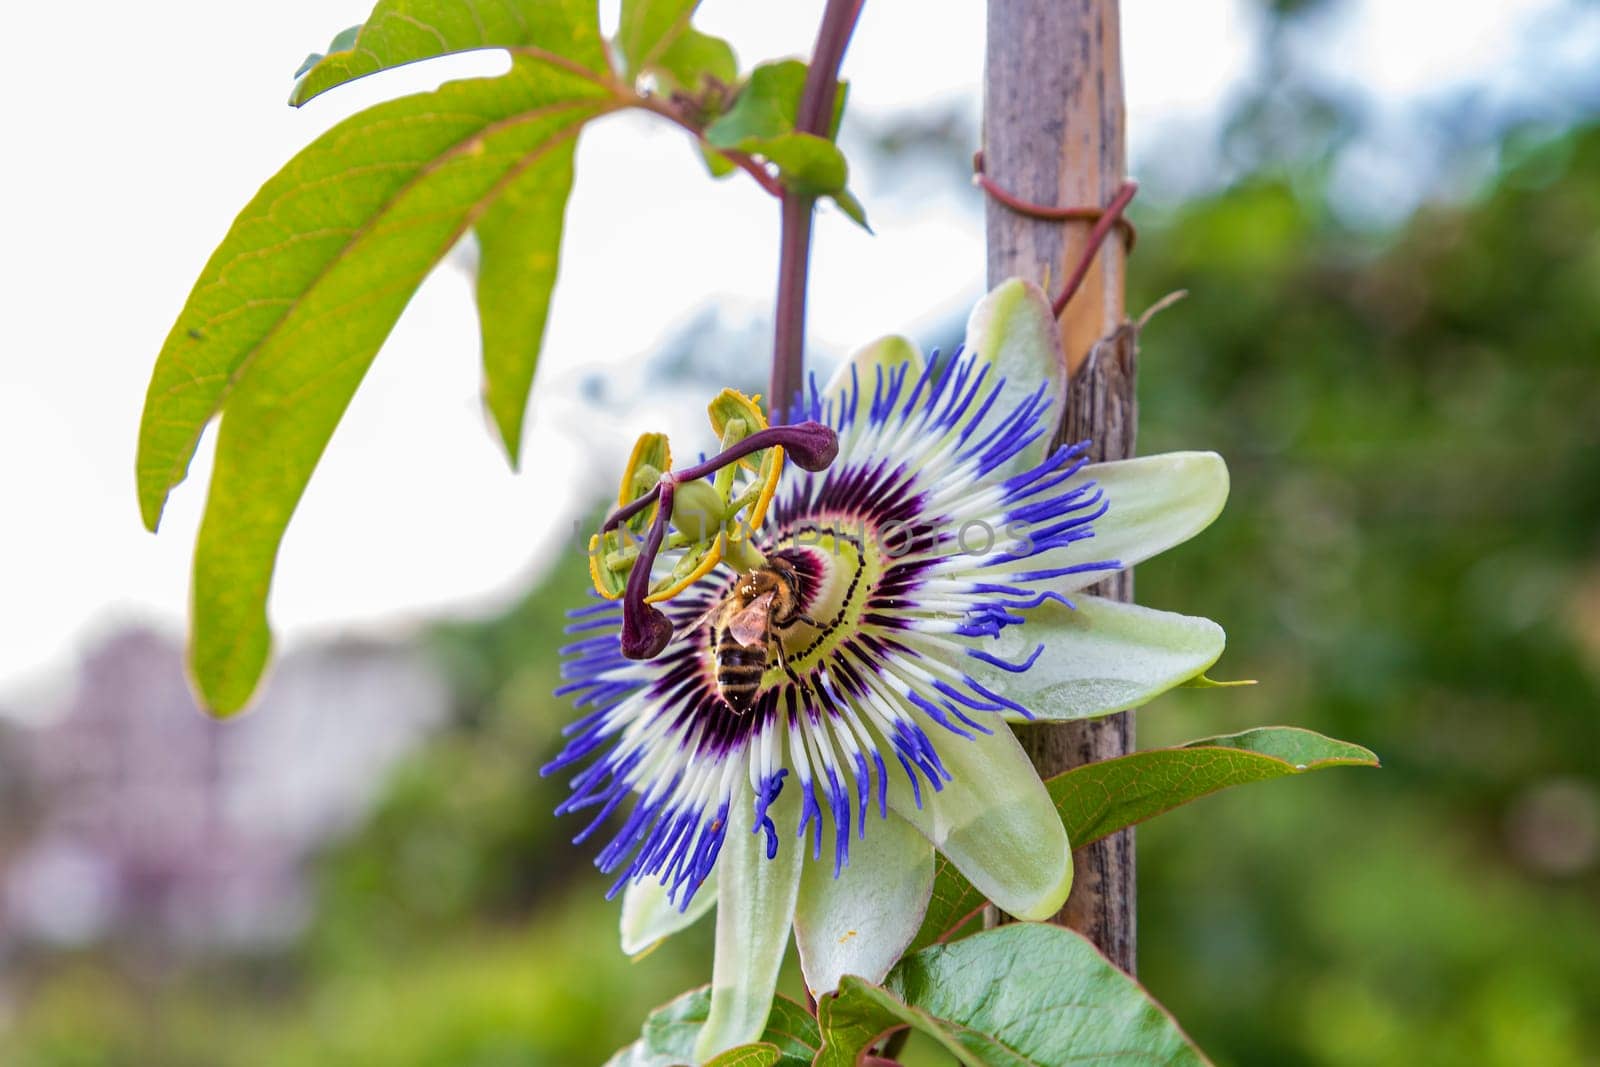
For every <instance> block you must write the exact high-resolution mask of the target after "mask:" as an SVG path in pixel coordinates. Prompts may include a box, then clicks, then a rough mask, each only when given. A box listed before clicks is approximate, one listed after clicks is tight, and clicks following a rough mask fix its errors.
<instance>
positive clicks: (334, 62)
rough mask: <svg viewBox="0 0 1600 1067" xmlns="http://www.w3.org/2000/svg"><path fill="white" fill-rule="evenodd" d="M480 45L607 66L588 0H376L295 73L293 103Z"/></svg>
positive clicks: (593, 68)
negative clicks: (325, 49) (364, 18)
mask: <svg viewBox="0 0 1600 1067" xmlns="http://www.w3.org/2000/svg"><path fill="white" fill-rule="evenodd" d="M480 48H527V49H537V50H541V51H544V52H547V53H549V54H550V56H549V58H551V59H552V60H554V61H557V62H565V63H569V64H571V65H572V66H573V67H575V68H579V69H582V70H587V71H590V72H592V73H595V74H599V73H601V72H605V71H609V70H610V62H609V60H608V59H607V58H606V45H605V40H604V39H603V38H602V37H601V36H600V26H599V22H598V20H597V17H596V12H595V5H594V2H593V0H381V2H380V3H379V4H378V5H377V6H376V7H374V8H373V9H372V14H371V15H369V16H368V17H367V21H366V22H365V23H364V24H363V25H361V26H358V27H354V30H353V31H352V30H346V31H344V33H341V34H340V35H339V36H338V37H335V38H334V39H333V44H332V45H330V46H329V51H328V54H327V55H326V56H319V57H317V62H316V63H315V64H313V65H311V66H310V67H309V68H307V67H304V66H302V67H301V69H300V71H299V73H298V74H297V75H296V76H297V77H298V78H299V79H300V80H299V81H298V82H297V83H296V84H295V87H294V92H293V93H292V94H291V95H290V97H289V103H291V104H293V105H294V106H296V107H299V106H300V105H301V104H304V103H305V102H306V101H308V100H310V99H311V98H312V97H315V96H318V95H320V94H322V93H325V92H327V91H328V90H329V89H332V88H333V87H334V86H337V85H343V84H344V83H345V82H348V81H354V80H355V79H356V78H363V77H366V76H367V75H368V74H374V73H376V72H378V71H380V70H388V69H390V68H392V67H399V66H403V65H405V64H407V63H415V62H417V61H418V60H422V59H431V58H433V57H434V56H442V55H449V54H451V53H454V52H470V51H473V50H475V49H480Z"/></svg>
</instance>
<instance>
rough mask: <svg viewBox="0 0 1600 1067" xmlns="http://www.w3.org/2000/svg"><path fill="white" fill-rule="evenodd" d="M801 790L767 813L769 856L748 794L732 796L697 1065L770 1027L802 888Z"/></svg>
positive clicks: (788, 794)
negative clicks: (773, 845)
mask: <svg viewBox="0 0 1600 1067" xmlns="http://www.w3.org/2000/svg"><path fill="white" fill-rule="evenodd" d="M797 793H798V790H797V789H796V788H795V786H794V783H793V782H790V783H789V785H788V787H787V788H786V789H784V791H783V792H782V793H781V794H779V797H778V800H777V801H776V802H775V803H773V805H772V808H771V810H770V811H769V812H768V815H769V816H770V817H771V818H772V820H773V822H774V823H775V824H776V825H777V832H778V854H777V856H775V857H774V858H772V859H770V860H769V859H767V838H766V835H765V834H763V833H760V832H752V829H753V828H754V825H755V815H754V811H753V810H752V808H751V798H750V795H749V794H748V793H747V792H741V793H736V794H735V801H734V804H733V806H732V808H731V810H730V811H729V813H728V836H727V838H726V839H725V840H724V841H723V843H722V851H721V853H720V854H719V855H718V857H717V870H718V876H717V880H718V888H719V890H720V893H719V901H718V905H719V906H718V908H717V955H716V959H715V961H714V962H713V963H712V966H711V1010H710V1013H709V1015H708V1016H707V1017H706V1024H705V1027H704V1028H703V1029H701V1031H700V1036H699V1038H697V1039H696V1041H695V1046H694V1056H695V1062H697V1063H698V1062H701V1061H703V1060H707V1059H710V1058H711V1057H712V1056H715V1055H717V1054H718V1053H719V1052H725V1051H727V1050H728V1049H730V1048H733V1047H734V1046H736V1045H743V1044H747V1043H749V1042H751V1041H754V1040H756V1039H757V1038H758V1037H760V1036H761V1031H762V1030H763V1029H764V1028H765V1027H766V1025H767V1015H768V1014H769V1013H770V1012H771V1011H772V997H773V994H774V993H775V992H776V991H777V988H778V969H779V968H780V967H781V966H782V965H783V953H784V949H786V948H787V947H788V945H789V926H790V923H791V921H792V919H793V918H794V902H795V896H796V895H797V893H798V891H799V888H800V866H801V857H802V850H801V848H800V842H798V841H797V840H796V839H795V837H794V826H795V822H796V816H797V814H798V811H799V805H798V802H797V800H796V794H797Z"/></svg>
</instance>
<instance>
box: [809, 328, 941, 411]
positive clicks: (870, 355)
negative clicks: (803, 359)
mask: <svg viewBox="0 0 1600 1067" xmlns="http://www.w3.org/2000/svg"><path fill="white" fill-rule="evenodd" d="M902 365H909V366H910V368H911V369H910V370H908V371H906V372H905V374H906V378H907V381H906V391H907V395H909V393H910V389H911V387H912V386H913V385H915V384H916V381H917V377H918V376H919V375H920V374H921V373H922V367H923V362H922V353H921V352H920V351H918V350H917V346H916V345H914V344H912V343H911V342H910V341H908V340H907V339H906V338H904V337H901V336H899V335H898V334H890V335H889V336H888V337H880V338H878V339H877V340H876V341H873V342H872V343H871V344H869V345H866V346H865V347H863V348H858V349H856V350H855V351H854V352H852V353H851V354H850V358H849V359H847V360H845V361H844V362H843V363H842V364H840V366H839V369H838V370H836V371H834V372H833V377H831V378H829V379H828V385H827V388H825V389H823V390H822V401H823V405H824V408H826V405H827V402H828V401H829V400H832V401H833V402H834V403H835V404H836V405H837V403H838V402H839V398H840V397H842V396H844V395H845V394H846V393H848V392H849V391H850V385H851V382H852V381H856V382H859V383H860V386H861V392H862V395H863V396H865V397H866V398H867V399H868V400H869V401H870V400H871V399H872V391H873V389H874V388H876V386H877V381H878V368H880V367H881V368H883V374H884V378H885V380H887V379H888V377H889V375H890V374H892V373H894V371H895V370H897V369H898V368H899V367H901V366H902Z"/></svg>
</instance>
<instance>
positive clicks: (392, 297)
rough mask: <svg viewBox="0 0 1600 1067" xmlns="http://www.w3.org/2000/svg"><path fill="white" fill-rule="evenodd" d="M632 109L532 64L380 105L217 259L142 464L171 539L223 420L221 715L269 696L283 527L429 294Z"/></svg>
mask: <svg viewBox="0 0 1600 1067" xmlns="http://www.w3.org/2000/svg"><path fill="white" fill-rule="evenodd" d="M615 106H616V100H615V98H614V97H613V96H611V95H610V92H609V90H607V89H606V88H605V87H604V86H602V85H600V84H599V83H597V82H596V81H595V80H594V79H593V78H591V77H589V76H586V75H580V74H575V73H573V72H571V71H569V70H567V69H566V68H565V67H561V66H552V65H550V64H548V63H544V62H541V61H538V60H535V59H529V58H520V59H518V60H516V61H515V62H514V63H513V66H512V70H511V72H510V73H508V74H506V75H504V76H502V77H498V78H492V79H475V80H470V81H462V82H453V83H451V84H448V85H445V86H444V87H442V88H440V89H439V90H437V91H435V92H431V93H423V94H419V95H416V96H409V97H404V98H402V99H399V100H393V101H390V102H388V103H385V104H381V105H379V106H377V107H374V108H371V109H369V110H367V111H364V112H361V113H360V114H358V115H355V116H354V117H352V118H350V119H347V120H346V121H344V122H342V123H340V124H339V125H337V126H335V127H334V128H333V129H332V130H330V131H328V132H327V133H326V134H324V135H323V136H322V137H320V138H318V139H317V140H316V141H315V142H313V143H312V144H311V145H310V146H309V147H307V148H306V149H305V150H304V151H302V152H301V153H300V154H299V155H298V156H296V157H295V158H294V159H293V160H291V161H290V162H289V164H288V165H287V166H285V167H284V168H283V170H281V171H279V172H278V174H277V175H275V176H274V177H273V178H271V179H270V180H269V181H268V182H267V183H266V185H264V186H263V187H262V189H261V191H260V192H259V193H257V194H256V196H255V198H254V199H253V200H251V202H250V203H249V204H248V205H247V206H246V207H245V209H244V210H243V211H242V212H241V213H240V215H239V217H238V218H237V219H236V220H235V221H234V223H233V226H232V228H231V229H230V230H229V232H228V235H227V236H226V237H225V238H224V239H223V241H222V244H221V245H220V246H218V248H217V250H216V251H215V252H214V253H213V254H212V257H211V259H210V261H209V262H208V263H207V264H206V267H205V269H204V270H203V271H202V273H201V275H200V278H199V280H198V281H197V282H196V284H195V288H194V290H193V292H191V293H190V295H189V299H188V302H187V303H186V304H185V306H184V308H183V311H182V312H181V313H180V314H179V317H178V321H177V323H176V324H175V325H174V326H173V329H172V332H171V333H170V334H169V335H168V337H167V340H166V343H165V344H164V345H163V347H162V350H161V354H160V356H159V357H158V358H157V361H156V366H155V370H154V372H153V373H152V375H151V380H150V389H149V393H148V396H147V398H146V401H145V411H144V417H143V420H142V422H141V425H140V437H139V456H138V464H137V468H138V481H139V499H140V507H141V510H142V512H143V515H144V520H145V524H146V525H147V526H148V527H149V528H150V529H152V530H154V529H155V528H156V526H157V524H158V522H159V520H160V516H161V511H162V508H163V506H164V505H165V503H166V499H167V496H168V494H169V493H170V492H171V490H172V488H173V487H174V486H176V485H177V484H178V483H179V482H180V481H182V480H183V478H184V476H185V474H186V473H187V471H188V466H189V461H190V459H191V458H192V456H193V454H194V450H195V447H196V445H197V444H198V443H199V439H200V435H201V433H202V431H203V430H204V428H205V426H206V424H207V423H208V422H209V421H210V420H211V419H212V418H213V417H214V416H215V415H216V414H217V413H218V412H219V411H222V412H224V418H223V420H222V427H221V430H220V433H219V435H218V439H217V458H216V466H215V469H214V471H213V473H212V479H211V491H210V495H209V497H208V499H207V505H206V513H205V518H204V520H203V521H202V523H201V528H200V537H199V543H198V545H197V547H196V550H195V577H194V583H195V587H194V595H193V629H192V638H191V646H190V663H191V667H192V669H193V673H194V676H195V679H196V681H197V683H198V685H199V688H200V691H201V696H202V698H203V700H204V702H205V703H206V704H207V705H208V706H209V707H211V708H212V709H213V710H215V711H217V712H219V713H223V714H227V713H231V712H234V711H237V710H238V709H239V708H241V707H242V706H243V705H244V704H245V702H246V701H247V700H248V698H249V696H250V694H251V692H252V691H253V690H254V688H255V685H256V682H257V680H258V679H259V677H260V674H261V671H262V669H263V667H264V665H265V663H266V659H267V655H268V650H269V647H270V644H271V638H270V635H269V633H268V629H267V622H266V614H265V608H266V597H267V590H268V587H269V585H270V583H271V579H272V568H273V563H274V560H275V558H276V555H277V550H278V545H279V542H280V541H281V539H282V536H283V531H284V527H285V525H286V524H287V523H288V521H289V517H290V515H291V514H292V513H293V511H294V508H295V506H296V504H297V503H298V502H299V499H300V496H301V493H302V492H303V491H304V489H305V486H306V482H307V480H308V479H309V478H310V476H311V472H312V470H313V468H314V467H315V466H316V463H317V461H318V459H319V458H320V457H321V455H322V451H323V449H324V448H325V447H326V445H327V443H328V439H329V437H330V436H331V435H332V433H333V430H334V428H335V426H336V425H337V424H338V421H339V419H340V417H341V416H342V415H343V413H344V410H345V407H346V406H347V405H348V404H349V401H350V398H351V396H352V395H353V393H354V392H355V389H356V387H357V385H359V384H360V381H361V379H362V376H363V375H364V374H365V373H366V370H367V367H368V366H369V365H370V364H371V362H372V358H373V356H374V355H375V354H376V352H377V350H378V347H379V346H380V345H381V344H382V343H383V341H384V339H385V338H386V337H387V336H388V334H389V331H390V329H391V328H392V327H393V326H394V323H395V320H396V319H397V318H398V317H399V315H400V313H401V311H402V310H403V309H404V308H405V305H406V303H407V301H409V300H410V298H411V294H412V293H413V292H414V291H415V290H416V287H417V285H418V284H419V283H420V282H421V281H422V279H423V277H425V276H426V275H427V273H428V272H429V271H430V270H431V269H432V268H433V266H434V265H435V264H436V263H437V262H438V261H439V259H440V258H441V257H443V256H444V254H445V253H446V252H448V251H449V250H450V248H451V247H452V246H453V245H454V244H455V243H456V242H457V241H458V240H459V239H460V238H461V236H462V235H463V234H464V233H465V232H466V231H467V230H468V229H469V228H470V227H472V226H473V225H474V224H475V223H478V222H479V221H480V220H484V219H485V217H486V213H490V212H491V208H492V207H493V205H494V203H495V201H496V199H497V198H498V197H499V196H500V195H502V194H503V193H506V192H507V191H510V190H512V189H513V187H515V186H517V184H518V182H519V181H520V180H521V179H522V178H523V177H524V175H526V174H528V173H529V172H530V171H532V170H535V169H538V168H540V167H541V166H549V163H548V159H549V157H550V156H551V155H552V154H555V155H557V156H564V155H565V153H566V152H568V151H569V150H570V145H571V142H572V140H573V139H574V138H575V137H576V136H577V134H578V132H579V130H580V129H581V128H582V127H583V125H584V124H585V123H586V122H588V121H589V120H590V119H592V118H594V117H595V116H596V115H599V114H602V113H604V112H605V111H607V110H610V109H611V108H613V107H615ZM557 169H558V170H560V169H561V165H559V164H558V165H557ZM563 173H564V171H563ZM505 224H506V223H505V220H504V216H500V217H498V218H497V221H496V222H494V223H493V227H492V232H491V239H490V244H491V245H492V246H493V248H494V249H495V250H496V251H495V252H494V254H493V255H492V256H491V259H492V260H494V261H497V262H502V263H503V259H502V255H501V252H500V251H498V250H500V249H503V248H504V247H506V245H505V243H504V242H505V240H506V237H505V234H504V231H503V227H504V225H505ZM502 269H503V268H496V267H493V266H492V265H491V271H493V272H498V271H500V270H502ZM493 284H494V283H493V282H491V285H493ZM529 332H530V331H529V330H528V328H527V327H526V326H524V327H522V328H521V329H520V330H517V329H508V331H507V336H512V335H520V336H523V337H526V336H528V335H529ZM530 356H531V354H530ZM529 373H531V371H530V372H529ZM502 380H503V379H502ZM507 389H508V387H507V386H504V385H501V386H496V387H494V390H493V391H494V392H495V393H496V395H502V394H503V393H504V392H505V391H506V390H507Z"/></svg>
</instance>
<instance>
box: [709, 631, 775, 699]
mask: <svg viewBox="0 0 1600 1067" xmlns="http://www.w3.org/2000/svg"><path fill="white" fill-rule="evenodd" d="M715 648H716V664H717V693H718V695H720V696H721V697H722V699H723V700H725V701H727V703H728V706H729V707H730V708H732V709H733V710H734V711H736V712H739V713H740V714H743V713H744V712H747V711H749V710H750V708H751V706H752V705H753V704H755V702H756V694H757V693H759V692H760V691H761V676H762V675H763V674H765V673H766V671H767V650H766V648H765V647H755V648H752V647H750V646H749V645H741V644H740V643H739V641H738V639H737V638H736V637H734V636H733V633H732V631H730V630H728V629H725V628H718V630H717V632H716V645H715Z"/></svg>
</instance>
